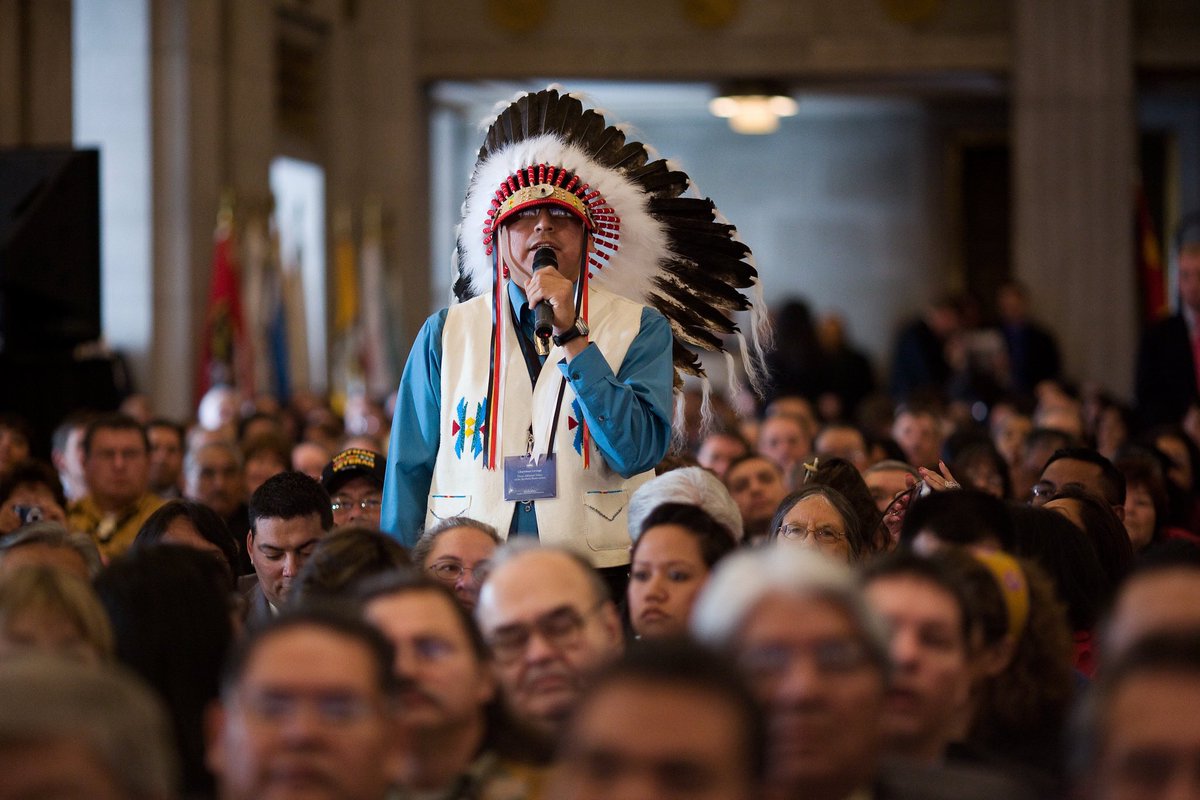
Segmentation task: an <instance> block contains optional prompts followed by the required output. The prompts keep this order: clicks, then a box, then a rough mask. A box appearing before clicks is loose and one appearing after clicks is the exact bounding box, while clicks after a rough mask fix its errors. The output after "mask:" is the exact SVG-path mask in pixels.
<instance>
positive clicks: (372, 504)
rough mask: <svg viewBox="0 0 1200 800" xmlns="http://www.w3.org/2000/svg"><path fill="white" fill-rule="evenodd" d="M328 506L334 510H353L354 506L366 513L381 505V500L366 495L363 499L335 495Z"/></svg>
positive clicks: (373, 511) (374, 510) (372, 511)
mask: <svg viewBox="0 0 1200 800" xmlns="http://www.w3.org/2000/svg"><path fill="white" fill-rule="evenodd" d="M329 507H330V508H332V509H333V510H334V511H335V512H336V511H353V510H354V509H356V508H361V509H362V510H363V511H366V512H368V513H372V514H373V513H375V512H376V511H378V510H379V509H380V508H382V507H383V501H382V500H379V499H376V498H374V497H368V498H367V499H365V500H351V499H349V498H348V497H335V498H334V499H333V502H332V503H330V504H329Z"/></svg>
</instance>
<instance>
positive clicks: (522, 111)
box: [454, 89, 769, 438]
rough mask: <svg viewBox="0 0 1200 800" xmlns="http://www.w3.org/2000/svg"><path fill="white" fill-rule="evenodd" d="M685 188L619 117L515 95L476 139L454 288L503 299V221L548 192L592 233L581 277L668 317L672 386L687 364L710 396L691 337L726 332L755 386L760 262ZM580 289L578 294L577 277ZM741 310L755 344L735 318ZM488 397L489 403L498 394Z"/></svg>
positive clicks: (711, 346) (683, 178) (550, 95)
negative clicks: (612, 119) (610, 119)
mask: <svg viewBox="0 0 1200 800" xmlns="http://www.w3.org/2000/svg"><path fill="white" fill-rule="evenodd" d="M692 188H693V187H692V182H691V179H690V178H689V177H688V176H687V174H686V173H684V172H683V171H681V170H679V169H678V168H676V167H675V166H674V165H673V164H670V163H668V162H667V161H666V160H664V159H657V158H654V157H653V156H652V155H651V152H650V151H649V149H648V148H647V146H646V145H644V144H642V143H641V142H635V141H627V140H626V137H625V133H624V131H623V130H622V129H621V128H620V127H618V126H614V125H609V124H607V123H606V122H605V119H604V117H603V115H602V114H601V113H599V112H598V111H595V110H593V109H585V108H584V107H583V104H582V103H581V102H580V101H579V100H578V99H577V98H575V97H572V96H571V95H567V94H560V93H559V92H558V91H557V90H555V89H546V90H544V91H540V92H536V93H531V94H525V95H522V96H520V97H518V98H517V99H516V100H515V101H513V102H512V103H511V104H510V105H509V106H508V107H507V108H505V109H504V110H503V111H501V112H500V114H499V116H498V117H496V119H495V121H494V122H492V124H491V126H490V127H489V128H488V131H487V137H486V139H485V140H484V143H483V147H481V148H480V150H479V157H478V159H477V161H476V163H475V169H474V171H473V173H472V175H471V181H470V185H469V186H468V188H467V197H466V201H465V202H464V204H463V218H462V224H461V226H460V228H459V232H458V242H457V247H456V260H457V263H458V279H457V281H456V282H455V285H454V293H455V295H456V297H457V298H458V300H459V301H464V300H467V299H470V298H471V297H473V296H475V295H477V294H479V293H481V292H484V291H489V290H490V291H491V292H492V293H493V297H494V299H495V301H496V307H499V308H502V307H503V305H502V302H501V301H502V298H501V296H500V292H501V289H500V285H501V284H502V282H503V281H502V267H501V265H500V260H501V259H500V258H499V247H498V246H497V245H498V242H497V239H496V235H497V233H498V232H499V230H500V227H501V224H502V223H503V222H504V220H505V219H507V217H508V216H509V215H510V214H513V213H515V212H516V211H518V210H520V209H521V208H525V207H528V206H532V205H539V204H543V203H552V204H554V205H558V206H560V207H563V208H566V209H567V210H569V211H570V212H571V213H573V214H575V215H576V216H577V217H579V218H580V219H581V220H582V221H583V223H584V224H585V226H587V228H588V230H589V233H590V234H591V236H592V241H593V249H592V252H591V253H589V255H588V259H587V269H585V270H581V274H580V281H579V283H580V284H581V285H582V284H584V283H585V282H586V281H588V280H592V281H595V282H596V285H597V286H599V287H601V288H603V289H605V290H607V291H609V292H612V293H613V294H617V295H621V296H622V297H625V298H627V299H629V300H632V301H634V302H636V303H639V304H641V305H649V306H652V307H653V308H655V309H657V310H658V311H660V312H661V313H662V314H663V316H665V317H666V318H667V320H668V321H669V322H670V324H671V331H672V333H673V334H674V347H673V352H672V355H673V359H674V363H675V386H676V389H678V388H679V387H680V386H681V385H682V378H681V375H683V374H687V375H693V376H696V377H698V378H700V379H701V380H702V381H703V384H704V391H705V397H706V399H707V394H708V388H709V387H708V380H707V377H706V376H705V374H704V368H703V366H702V365H701V364H700V360H699V358H698V357H697V356H696V354H695V353H694V352H692V351H691V350H690V349H689V348H688V346H689V345H690V346H692V347H698V348H703V349H705V350H711V351H716V352H721V353H725V354H726V357H727V358H729V354H728V353H727V352H726V350H725V348H724V346H723V344H722V340H721V336H722V335H723V334H730V335H735V336H736V337H737V339H738V344H739V349H740V350H741V354H742V362H743V366H744V368H745V372H746V375H747V377H748V378H749V380H750V382H751V384H752V385H753V386H754V388H755V389H756V390H758V389H760V387H761V382H762V379H763V376H764V370H763V363H762V350H763V346H764V345H765V344H766V342H765V339H766V338H767V337H768V336H769V325H768V322H767V317H766V311H765V306H764V303H763V302H762V289H761V286H760V285H759V283H758V271H757V270H756V269H755V268H754V262H753V257H752V256H751V253H750V248H749V247H747V246H746V245H745V244H744V243H742V242H741V241H740V240H739V239H738V238H737V232H736V230H735V229H734V227H733V226H732V225H730V224H729V223H728V221H727V220H725V218H724V217H722V216H721V214H720V212H719V211H718V210H717V208H716V206H715V205H714V204H713V202H712V200H710V199H708V198H700V197H696V196H692V197H685V196H684V195H685V193H687V192H688V190H689V189H692ZM692 194H695V192H694V190H693V192H692ZM742 290H749V292H750V293H751V294H752V295H753V297H754V300H755V302H752V301H751V298H750V297H747V296H746V295H745V294H743V291H742ZM581 294H583V296H584V297H586V292H583V291H582V287H581ZM746 310H749V311H751V314H752V316H751V320H752V331H751V334H752V336H751V339H752V341H753V344H752V345H751V344H748V343H747V342H746V341H745V339H744V338H743V336H742V334H741V332H740V331H739V329H738V326H737V325H736V324H734V322H733V320H732V319H731V316H732V315H733V314H734V313H736V312H738V311H746ZM493 315H494V316H500V315H495V314H493ZM495 360H496V358H495V353H494V352H493V361H495ZM732 366H733V365H732V363H730V367H731V369H730V370H729V372H730V375H731V376H732V375H733V374H734V370H733V369H732ZM491 394H492V393H491V391H490V387H489V398H490V397H491ZM488 405H489V410H491V411H492V412H493V414H494V413H495V411H496V409H495V408H494V406H495V405H496V404H495V403H493V402H489V403H488ZM705 405H707V403H706V404H705ZM676 416H677V419H676V423H677V424H678V423H679V422H680V420H679V419H678V417H679V415H678V414H677V415H676ZM489 423H493V420H492V419H489ZM492 429H493V430H495V428H492ZM489 438H492V437H489Z"/></svg>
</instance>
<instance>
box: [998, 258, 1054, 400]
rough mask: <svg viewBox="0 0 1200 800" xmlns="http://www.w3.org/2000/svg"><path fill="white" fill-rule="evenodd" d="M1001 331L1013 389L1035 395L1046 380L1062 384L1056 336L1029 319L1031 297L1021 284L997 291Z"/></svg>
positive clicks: (1008, 282) (1015, 283)
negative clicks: (1036, 389)
mask: <svg viewBox="0 0 1200 800" xmlns="http://www.w3.org/2000/svg"><path fill="white" fill-rule="evenodd" d="M996 312H997V313H998V314H999V317H1000V326H999V331H1000V335H1001V337H1002V338H1003V339H1004V344H1005V346H1006V347H1007V348H1008V362H1009V378H1010V383H1011V388H1012V390H1013V391H1014V392H1016V393H1018V394H1021V395H1032V394H1033V390H1034V388H1036V387H1037V385H1038V384H1039V383H1040V382H1042V381H1044V380H1058V378H1059V377H1060V374H1061V372H1062V361H1061V358H1060V357H1059V353H1058V343H1057V342H1056V341H1055V340H1054V334H1052V333H1051V332H1050V331H1048V330H1047V329H1046V328H1044V327H1042V326H1041V325H1039V324H1037V323H1036V322H1034V321H1033V320H1032V319H1031V318H1030V316H1029V293H1028V292H1027V291H1026V289H1025V286H1024V285H1023V284H1021V283H1020V282H1018V281H1012V280H1010V281H1006V282H1005V283H1003V284H1001V286H1000V288H999V289H998V290H997V291H996Z"/></svg>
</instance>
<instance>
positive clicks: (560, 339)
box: [552, 317, 589, 347]
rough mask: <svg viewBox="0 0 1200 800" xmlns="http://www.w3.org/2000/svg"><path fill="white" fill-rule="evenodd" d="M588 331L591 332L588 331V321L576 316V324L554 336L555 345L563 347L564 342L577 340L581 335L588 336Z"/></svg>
mask: <svg viewBox="0 0 1200 800" xmlns="http://www.w3.org/2000/svg"><path fill="white" fill-rule="evenodd" d="M588 333H589V331H588V326H587V323H585V322H584V321H583V320H581V319H579V318H578V317H576V318H575V324H574V325H572V326H571V327H570V328H568V329H567V330H565V331H563V332H562V333H560V334H558V335H557V336H554V337H552V338H553V339H554V344H555V345H557V346H559V347H562V346H563V345H564V344H567V343H568V342H573V341H575V340H576V339H578V338H579V337H580V336H587V334H588Z"/></svg>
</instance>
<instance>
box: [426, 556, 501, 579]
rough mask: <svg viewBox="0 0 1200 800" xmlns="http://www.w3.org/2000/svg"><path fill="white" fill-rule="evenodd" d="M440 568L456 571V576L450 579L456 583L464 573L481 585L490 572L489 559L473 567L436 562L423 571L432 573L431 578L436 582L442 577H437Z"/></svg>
mask: <svg viewBox="0 0 1200 800" xmlns="http://www.w3.org/2000/svg"><path fill="white" fill-rule="evenodd" d="M442 567H450V568H452V569H455V570H457V574H456V575H455V576H454V577H453V579H452V580H453V581H457V580H458V579H459V578H460V577H462V574H463V573H464V572H469V573H471V577H472V578H473V579H474V580H475V582H476V583H479V584H482V583H483V582H484V581H485V580H487V576H488V574H489V573H491V571H492V562H491V559H486V558H485V559H482V560H480V561H476V562H475V566H473V567H468V566H466V565H464V564H462V563H461V562H458V561H438V562H435V563H433V564H430V565H429V566H427V567H425V570H426V571H427V572H431V573H433V576H434V578H435V579H436V580H441V579H442V576H440V575H438V570H439V569H441V568H442ZM480 573H482V574H480ZM447 577H449V576H447ZM447 582H450V581H447Z"/></svg>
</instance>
